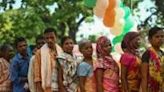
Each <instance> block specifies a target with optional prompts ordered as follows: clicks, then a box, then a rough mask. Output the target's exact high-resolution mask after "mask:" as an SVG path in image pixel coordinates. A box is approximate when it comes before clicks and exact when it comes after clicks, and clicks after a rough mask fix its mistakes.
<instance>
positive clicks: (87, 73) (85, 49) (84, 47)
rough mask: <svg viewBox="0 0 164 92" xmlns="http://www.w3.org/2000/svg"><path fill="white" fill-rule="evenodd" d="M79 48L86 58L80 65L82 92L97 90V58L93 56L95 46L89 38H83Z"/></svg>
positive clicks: (94, 91) (79, 73) (78, 72)
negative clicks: (95, 72)
mask: <svg viewBox="0 0 164 92" xmlns="http://www.w3.org/2000/svg"><path fill="white" fill-rule="evenodd" d="M79 50H80V52H81V53H82V54H83V56H84V59H83V61H82V62H81V63H80V64H79V66H78V71H77V74H78V76H79V86H80V92H97V91H96V82H95V74H94V71H95V68H96V60H95V59H94V58H93V57H92V53H93V48H92V43H91V42H90V41H89V40H82V41H81V42H80V43H79Z"/></svg>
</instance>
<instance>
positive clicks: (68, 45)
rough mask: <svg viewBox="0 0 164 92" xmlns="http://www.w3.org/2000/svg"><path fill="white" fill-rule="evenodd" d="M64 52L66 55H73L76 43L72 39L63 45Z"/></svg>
mask: <svg viewBox="0 0 164 92" xmlns="http://www.w3.org/2000/svg"><path fill="white" fill-rule="evenodd" d="M62 47H63V50H64V52H66V53H69V54H72V50H73V47H74V41H73V40H72V39H66V40H65V41H64V43H63V46H62Z"/></svg>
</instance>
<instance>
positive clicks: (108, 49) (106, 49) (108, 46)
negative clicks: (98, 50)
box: [102, 40, 112, 53]
mask: <svg viewBox="0 0 164 92" xmlns="http://www.w3.org/2000/svg"><path fill="white" fill-rule="evenodd" d="M102 49H103V50H104V52H109V53H111V51H112V45H111V42H110V40H108V41H107V42H106V43H104V44H103V45H102Z"/></svg>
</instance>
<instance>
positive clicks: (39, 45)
mask: <svg viewBox="0 0 164 92" xmlns="http://www.w3.org/2000/svg"><path fill="white" fill-rule="evenodd" d="M44 43H45V40H44V39H39V40H37V42H36V44H37V48H38V49H40V48H41V47H42V46H43V45H44Z"/></svg>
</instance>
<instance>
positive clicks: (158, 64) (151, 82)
mask: <svg viewBox="0 0 164 92" xmlns="http://www.w3.org/2000/svg"><path fill="white" fill-rule="evenodd" d="M163 37H164V32H163V29H162V28H159V27H154V28H152V29H150V30H149V34H148V39H149V42H150V44H151V47H149V48H148V49H147V50H146V52H145V53H144V54H143V56H142V64H141V74H142V83H141V87H142V92H164V87H162V86H164V59H162V58H163V57H164V52H163V51H162V50H161V49H160V47H161V45H162V44H163V41H162V40H163Z"/></svg>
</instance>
